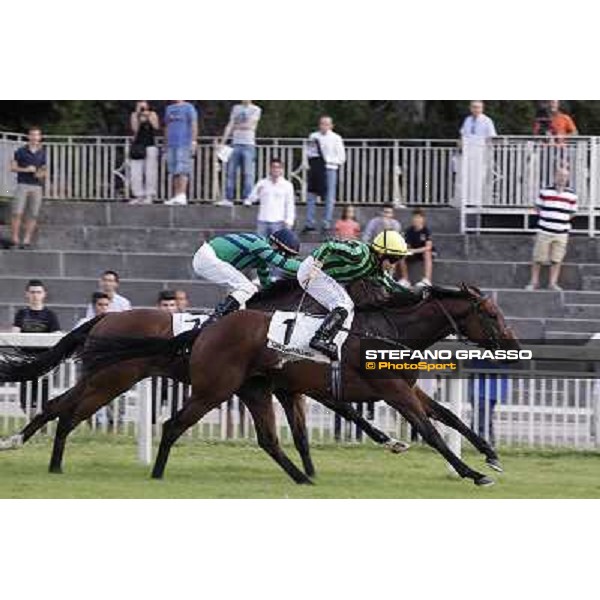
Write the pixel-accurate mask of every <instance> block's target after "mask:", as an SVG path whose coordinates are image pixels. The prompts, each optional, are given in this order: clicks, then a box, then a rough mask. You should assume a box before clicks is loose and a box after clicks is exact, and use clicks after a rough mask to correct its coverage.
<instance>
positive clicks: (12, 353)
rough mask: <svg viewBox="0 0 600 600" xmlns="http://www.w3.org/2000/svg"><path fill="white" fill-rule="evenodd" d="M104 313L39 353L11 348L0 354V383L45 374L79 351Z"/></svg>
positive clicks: (28, 379) (30, 378) (23, 379)
mask: <svg viewBox="0 0 600 600" xmlns="http://www.w3.org/2000/svg"><path fill="white" fill-rule="evenodd" d="M103 317H104V315H98V316H96V317H94V318H93V319H90V320H89V321H86V322H85V323H83V324H82V325H80V326H79V327H77V328H75V329H73V331H71V332H70V333H68V334H67V335H65V336H64V337H63V338H62V339H61V340H60V341H59V342H58V343H57V344H55V345H54V346H52V348H48V350H45V351H44V352H41V353H35V354H33V353H28V352H23V351H21V350H18V349H17V348H12V349H9V350H7V351H4V352H2V353H1V354H0V383H1V382H7V381H30V380H32V379H37V378H38V377H41V376H42V375H45V374H46V373H48V372H49V371H51V370H52V369H54V367H56V366H57V365H58V364H60V363H61V362H62V361H63V360H66V359H67V358H69V357H70V356H73V354H75V353H76V352H78V351H80V350H81V348H82V346H83V344H84V343H85V341H86V339H87V338H88V336H89V333H90V331H91V330H92V329H93V327H94V325H96V323H98V321H100V319H102V318H103Z"/></svg>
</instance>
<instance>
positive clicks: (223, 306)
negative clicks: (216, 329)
mask: <svg viewBox="0 0 600 600" xmlns="http://www.w3.org/2000/svg"><path fill="white" fill-rule="evenodd" d="M239 309H240V303H239V302H238V301H237V300H236V299H235V298H234V297H233V296H227V298H225V300H223V302H219V304H217V306H216V307H215V310H214V311H213V313H212V315H210V317H208V321H206V322H205V323H204V325H210V324H211V323H214V322H215V321H218V320H219V319H220V318H222V317H224V316H225V315H228V314H229V313H232V312H235V311H236V310H239Z"/></svg>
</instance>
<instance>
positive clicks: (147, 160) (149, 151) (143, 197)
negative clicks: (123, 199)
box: [129, 100, 160, 204]
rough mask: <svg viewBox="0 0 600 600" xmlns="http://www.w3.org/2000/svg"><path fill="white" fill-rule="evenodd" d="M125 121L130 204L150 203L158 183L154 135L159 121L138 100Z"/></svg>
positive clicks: (156, 150)
mask: <svg viewBox="0 0 600 600" xmlns="http://www.w3.org/2000/svg"><path fill="white" fill-rule="evenodd" d="M129 124H130V127H131V131H132V133H133V140H132V141H131V146H130V148H129V159H130V163H129V164H130V168H131V193H132V194H133V200H131V204H152V202H153V201H154V200H155V199H156V190H157V182H158V148H157V147H156V136H157V135H158V133H159V131H160V121H159V119H158V115H157V114H156V112H155V111H153V110H151V108H150V106H149V104H148V103H147V102H146V101H145V100H141V101H140V102H138V103H137V104H136V106H135V111H134V112H132V113H131V116H130V118H129Z"/></svg>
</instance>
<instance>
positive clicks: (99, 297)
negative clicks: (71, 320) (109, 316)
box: [73, 292, 110, 329]
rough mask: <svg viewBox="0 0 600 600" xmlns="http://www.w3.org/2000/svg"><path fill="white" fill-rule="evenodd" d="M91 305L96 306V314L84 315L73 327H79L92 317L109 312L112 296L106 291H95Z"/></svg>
mask: <svg viewBox="0 0 600 600" xmlns="http://www.w3.org/2000/svg"><path fill="white" fill-rule="evenodd" d="M91 305H92V306H93V308H94V314H93V315H92V316H91V317H87V316H86V317H82V318H81V319H79V321H77V323H75V327H73V329H77V328H78V327H79V326H80V325H83V324H84V323H87V322H88V321H89V320H90V319H93V318H94V317H97V316H98V315H104V314H106V313H107V312H109V308H110V298H109V297H108V294H105V293H104V292H94V293H93V294H92V297H91Z"/></svg>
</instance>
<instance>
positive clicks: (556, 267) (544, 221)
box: [525, 167, 577, 292]
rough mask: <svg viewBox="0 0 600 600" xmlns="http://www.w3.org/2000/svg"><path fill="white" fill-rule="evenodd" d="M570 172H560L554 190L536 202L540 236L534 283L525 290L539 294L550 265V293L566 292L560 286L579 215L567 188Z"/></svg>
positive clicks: (547, 189) (561, 168) (533, 275)
mask: <svg viewBox="0 0 600 600" xmlns="http://www.w3.org/2000/svg"><path fill="white" fill-rule="evenodd" d="M568 182H569V170H568V169H567V168H565V167H560V168H558V169H557V170H556V175H555V180H554V187H550V188H546V189H543V190H541V192H540V195H539V198H538V199H537V200H536V202H535V208H536V210H537V213H538V232H537V235H536V238H535V245H534V248H533V263H532V264H531V281H530V283H529V284H528V285H527V287H526V288H525V289H527V290H535V289H537V288H538V287H539V284H540V270H541V267H542V264H548V263H550V277H549V284H548V289H550V290H554V291H556V292H560V291H562V288H561V287H560V286H559V285H558V277H559V276H560V268H561V265H562V261H563V259H564V257H565V254H566V252H567V242H568V239H569V231H571V221H572V219H573V217H574V216H575V213H576V212H577V196H576V195H575V193H574V192H573V190H571V189H570V188H568V187H567V184H568Z"/></svg>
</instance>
